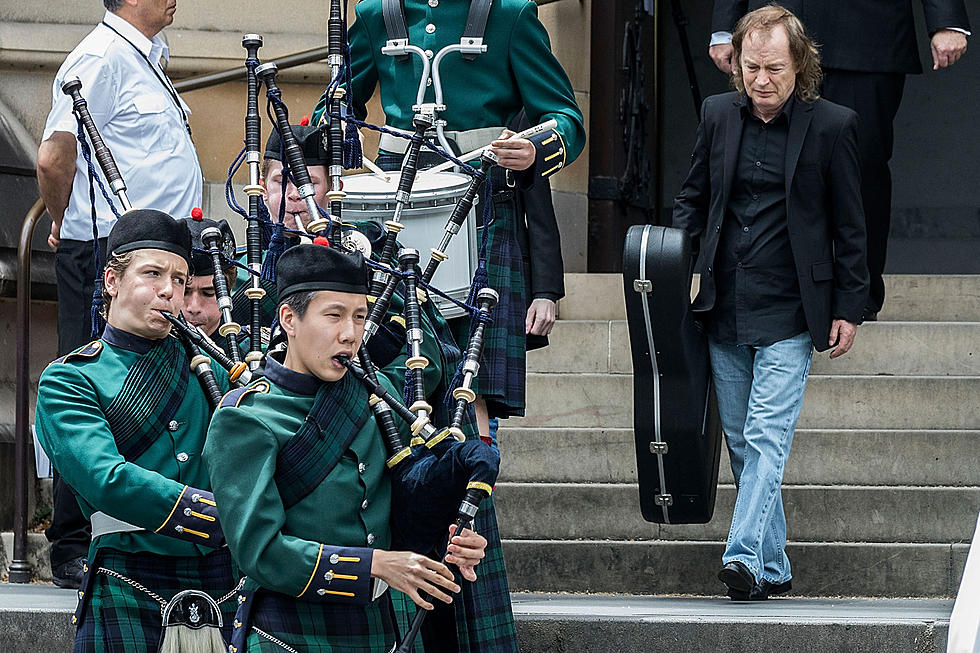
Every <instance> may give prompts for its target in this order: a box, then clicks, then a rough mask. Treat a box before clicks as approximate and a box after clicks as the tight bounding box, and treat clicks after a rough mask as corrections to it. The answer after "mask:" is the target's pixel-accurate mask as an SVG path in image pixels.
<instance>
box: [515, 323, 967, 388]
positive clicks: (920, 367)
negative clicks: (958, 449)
mask: <svg viewBox="0 0 980 653" xmlns="http://www.w3.org/2000/svg"><path fill="white" fill-rule="evenodd" d="M527 369H528V372H539V373H546V374H547V373H551V374H555V373H586V374H607V373H608V374H630V373H632V371H633V361H632V358H631V356H630V341H629V330H628V328H627V324H626V321H625V320H611V321H599V320H558V322H557V323H556V324H555V328H554V330H553V331H552V333H551V336H550V344H549V346H548V347H546V348H544V349H538V350H535V351H532V352H529V353H528V356H527ZM811 374H837V375H851V374H856V375H877V374H884V375H897V376H901V375H911V376H917V375H919V376H921V375H929V376H970V375H980V322H869V323H867V324H865V325H864V326H862V327H861V329H860V330H859V332H858V337H857V340H856V342H855V345H854V347H853V348H852V349H851V351H850V352H848V354H847V355H846V356H843V357H841V358H837V359H834V360H830V358H829V352H822V353H817V354H815V355H814V357H813V365H812V368H811Z"/></svg>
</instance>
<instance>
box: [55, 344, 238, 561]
mask: <svg viewBox="0 0 980 653" xmlns="http://www.w3.org/2000/svg"><path fill="white" fill-rule="evenodd" d="M163 343H164V341H153V340H147V339H145V338H141V337H139V336H135V335H133V334H130V333H126V332H124V331H120V330H118V329H114V328H113V327H111V326H109V327H106V333H105V335H104V336H103V338H102V339H100V340H97V341H95V342H94V343H91V344H89V345H86V346H85V347H82V348H80V349H79V350H77V351H76V352H73V353H72V354H69V355H68V356H66V357H65V358H64V359H59V360H58V361H55V362H54V363H51V364H50V365H49V366H48V367H47V369H45V370H44V373H43V374H42V375H41V380H40V383H39V385H38V400H37V411H36V426H37V435H38V439H39V440H40V442H41V446H42V447H43V448H44V450H45V452H47V454H48V456H49V457H50V458H51V461H52V463H53V465H54V467H55V468H56V469H57V470H58V472H59V473H60V474H61V475H62V476H63V477H64V479H65V480H66V481H67V482H68V484H69V485H70V486H71V487H72V488H74V490H75V491H76V493H77V495H78V503H79V506H80V507H81V509H82V513H83V514H84V515H85V517H86V518H89V517H91V515H92V514H93V513H94V512H97V511H101V512H104V513H106V514H108V515H110V516H112V517H114V518H116V519H119V520H122V521H125V522H128V523H130V524H132V525H133V526H138V527H141V528H143V529H145V530H141V531H135V532H121V533H109V534H106V535H102V536H97V537H95V538H94V539H93V541H92V549H91V552H90V554H89V555H90V558H89V559H90V560H92V559H94V554H95V552H96V551H97V550H98V549H101V548H107V547H109V548H113V549H118V550H120V551H125V552H128V553H140V552H143V553H153V554H159V555H167V556H203V555H207V554H208V553H211V552H212V551H213V550H214V549H213V548H209V547H207V546H203V545H200V544H194V543H192V542H189V541H184V540H180V539H175V538H174V537H168V536H165V535H163V534H162V532H161V533H159V534H158V533H157V532H158V531H163V530H164V529H163V527H164V526H165V525H166V524H168V522H171V521H172V520H173V519H175V518H176V517H177V515H176V514H175V513H176V511H175V507H176V506H177V504H178V502H179V501H180V500H181V496H182V494H184V490H185V488H187V487H188V486H189V487H191V488H197V489H201V490H209V489H210V487H211V483H210V481H209V479H208V474H207V469H206V468H205V465H204V461H203V459H202V457H201V452H202V450H203V448H204V439H205V435H206V432H207V431H206V425H207V423H208V421H209V419H210V417H211V411H210V408H209V407H208V403H207V401H206V399H205V396H204V393H203V392H202V391H201V389H200V386H199V385H198V381H197V379H196V378H195V377H194V375H193V374H190V376H189V378H188V379H187V380H186V383H187V385H186V391H185V392H184V394H183V396H182V397H178V398H176V401H179V405H178V406H177V407H176V411H175V412H174V413H173V415H172V417H171V419H170V420H169V423H168V424H167V428H166V429H165V432H163V433H156V434H155V438H154V439H153V440H152V442H151V443H149V444H148V446H146V447H145V450H143V451H141V452H140V453H139V455H138V456H136V457H134V458H133V459H132V460H127V459H126V458H125V457H124V456H123V454H122V453H120V449H119V447H118V446H117V441H116V438H115V437H114V434H113V431H112V430H111V429H110V425H109V420H108V419H107V417H106V414H107V411H108V410H109V409H110V406H112V405H113V403H114V401H116V399H117V397H118V396H119V395H120V393H121V391H122V390H123V388H124V385H125V383H126V380H127V375H128V374H129V373H130V370H131V369H133V367H134V366H135V365H137V363H138V362H139V361H140V360H141V359H143V358H144V357H146V356H149V355H152V354H153V351H152V350H153V349H154V348H155V347H160V346H162V345H163ZM178 358H179V360H180V361H182V363H181V364H182V365H184V366H185V367H186V366H187V359H186V355H183V357H182V358H181V357H178ZM212 367H213V368H215V369H214V371H215V376H216V378H217V379H218V383H219V386H221V387H222V389H225V390H227V388H228V379H227V375H226V374H224V373H223V371H222V370H221V369H220V368H218V366H216V365H215V366H212ZM138 401H139V399H134V401H133V404H132V407H133V409H134V410H135V409H136V408H137V403H138ZM170 530H171V529H169V528H168V529H166V531H167V532H169V531H170Z"/></svg>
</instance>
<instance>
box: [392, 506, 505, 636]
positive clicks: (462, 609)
mask: <svg viewBox="0 0 980 653" xmlns="http://www.w3.org/2000/svg"><path fill="white" fill-rule="evenodd" d="M476 532H477V533H479V534H480V535H482V536H483V537H485V538H487V549H486V557H485V558H484V559H483V560H481V561H480V564H479V565H477V567H476V575H477V580H476V582H475V583H469V582H466V581H463V582H462V583H461V586H462V588H463V590H462V596H457V597H456V598H455V599H453V605H454V606H455V608H456V636H457V640H458V643H459V653H518V651H519V650H520V649H519V648H518V646H517V629H516V626H515V624H514V612H513V610H512V608H511V604H510V588H509V586H508V584H507V567H506V566H505V564H504V551H503V547H502V546H501V543H500V531H499V530H498V528H497V513H496V510H495V509H494V505H493V498H492V497H491V498H488V499H485V500H484V501H483V503H482V504H481V505H480V512H478V513H477V515H476ZM457 580H460V578H459V577H457ZM391 595H392V602H393V603H394V606H395V615H396V618H397V620H398V632H400V633H404V632H406V631H407V630H408V624H409V623H410V622H411V620H412V618H413V617H414V616H415V613H416V611H417V608H416V606H415V604H414V603H413V602H412V600H411V599H410V598H408V596H406V595H405V594H402V593H401V592H396V591H392V592H391ZM421 639H422V638H421V637H420V638H419V640H418V641H417V642H416V645H415V653H424V650H425V649H424V648H423V646H422V643H421Z"/></svg>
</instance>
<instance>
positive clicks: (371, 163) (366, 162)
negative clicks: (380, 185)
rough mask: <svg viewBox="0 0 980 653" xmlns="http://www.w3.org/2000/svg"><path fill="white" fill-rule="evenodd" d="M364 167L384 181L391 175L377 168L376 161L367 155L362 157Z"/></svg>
mask: <svg viewBox="0 0 980 653" xmlns="http://www.w3.org/2000/svg"><path fill="white" fill-rule="evenodd" d="M364 167H365V168H367V169H368V170H370V171H371V172H373V173H374V176H375V177H379V178H380V179H382V180H383V181H384V182H385V183H388V182H389V181H391V175H389V174H388V173H387V172H385V171H384V170H382V169H381V168H379V167H378V164H377V163H375V162H374V161H372V160H371V159H369V158H367V157H364Z"/></svg>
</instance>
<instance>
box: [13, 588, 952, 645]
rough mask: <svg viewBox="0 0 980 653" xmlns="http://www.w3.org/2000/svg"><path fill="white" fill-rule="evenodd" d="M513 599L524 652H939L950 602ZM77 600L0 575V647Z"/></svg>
mask: <svg viewBox="0 0 980 653" xmlns="http://www.w3.org/2000/svg"><path fill="white" fill-rule="evenodd" d="M513 606H514V615H515V617H516V619H517V625H518V633H519V639H520V644H521V650H522V651H524V652H525V653H552V652H554V653H558V652H562V653H566V652H571V651H575V652H576V653H592V652H595V653H599V652H601V653H609V652H610V651H613V650H616V649H632V650H634V651H692V650H694V651H698V652H699V653H738V652H741V651H754V652H758V653H765V652H768V651H773V652H776V651H779V652H781V653H782V652H785V651H805V652H806V653H820V652H823V651H826V652H828V653H880V652H881V651H899V652H904V651H909V652H914V653H941V652H942V651H945V641H946V634H947V630H948V626H949V615H950V612H951V611H952V608H953V602H952V601H951V600H937V599H867V598H779V599H771V600H769V601H765V602H753V603H734V602H732V601H729V600H727V599H724V598H715V597H692V596H628V595H581V594H523V593H518V594H514V595H513ZM74 607H75V593H74V592H72V591H68V590H61V589H58V588H56V587H54V586H51V585H43V584H31V585H12V584H0V651H3V653H33V652H35V651H67V650H70V648H71V640H72V635H73V632H72V628H71V626H70V624H69V615H70V614H71V612H72V611H73V610H74Z"/></svg>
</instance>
